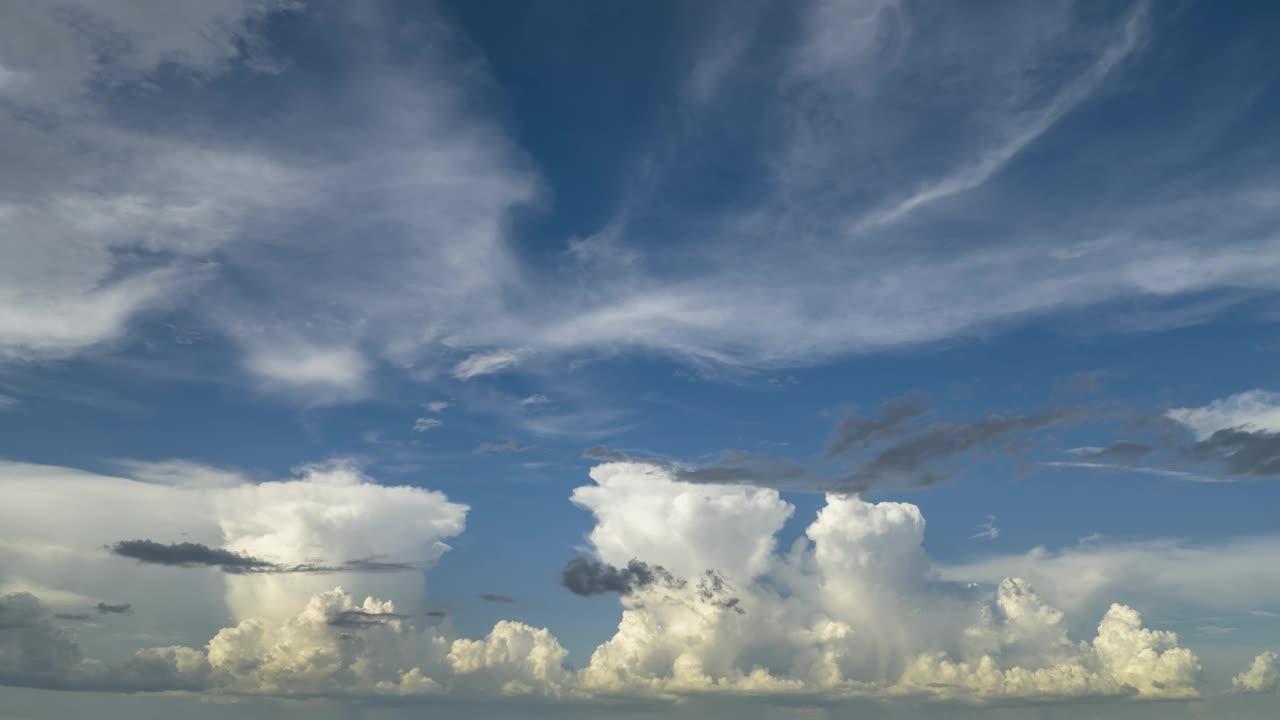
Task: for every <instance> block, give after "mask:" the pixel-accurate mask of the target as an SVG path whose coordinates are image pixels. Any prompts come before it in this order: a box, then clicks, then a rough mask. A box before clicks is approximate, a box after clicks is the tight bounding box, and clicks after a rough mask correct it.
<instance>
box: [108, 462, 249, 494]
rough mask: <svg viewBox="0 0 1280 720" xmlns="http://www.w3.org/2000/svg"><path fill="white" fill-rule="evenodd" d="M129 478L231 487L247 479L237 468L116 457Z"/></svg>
mask: <svg viewBox="0 0 1280 720" xmlns="http://www.w3.org/2000/svg"><path fill="white" fill-rule="evenodd" d="M113 464H114V465H115V466H117V467H119V468H120V469H121V470H122V471H123V472H124V474H125V475H126V476H128V477H129V478H130V479H132V480H137V481H138V482H143V483H154V484H156V485H174V486H180V487H191V488H218V487H232V486H235V485H242V484H245V483H247V482H249V480H248V478H246V477H245V475H244V473H242V472H240V471H239V470H232V469H228V468H220V467H214V466H211V465H204V464H201V463H195V462H190V461H188V460H117V461H115V462H114V463H113Z"/></svg>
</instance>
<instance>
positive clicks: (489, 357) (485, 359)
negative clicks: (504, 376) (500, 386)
mask: <svg viewBox="0 0 1280 720" xmlns="http://www.w3.org/2000/svg"><path fill="white" fill-rule="evenodd" d="M520 358H521V356H520V353H518V352H514V351H512V350H494V351H493V352H487V353H476V354H474V355H471V356H469V357H467V358H466V359H465V360H462V361H461V362H459V363H458V364H457V365H455V366H454V367H453V376H454V377H456V378H458V379H459V380H470V379H471V378H473V377H476V376H478V375H491V374H493V373H496V372H500V371H502V370H506V369H507V368H510V367H514V366H515V365H516V363H518V362H520Z"/></svg>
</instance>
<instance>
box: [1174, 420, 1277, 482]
mask: <svg viewBox="0 0 1280 720" xmlns="http://www.w3.org/2000/svg"><path fill="white" fill-rule="evenodd" d="M1183 455H1184V457H1186V458H1188V459H1189V460H1191V461H1192V462H1197V463H1204V462H1218V463H1221V464H1222V467H1223V469H1224V470H1225V471H1226V472H1227V473H1228V474H1230V475H1239V476H1244V477H1280V433H1272V432H1266V431H1258V432H1251V431H1249V430H1245V429H1243V428H1230V429H1226V430H1219V431H1217V432H1215V433H1214V434H1213V435H1210V436H1209V437H1207V438H1205V439H1204V440H1201V441H1199V442H1197V443H1195V444H1194V445H1191V446H1190V447H1187V448H1184V450H1183Z"/></svg>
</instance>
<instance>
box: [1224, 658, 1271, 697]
mask: <svg viewBox="0 0 1280 720" xmlns="http://www.w3.org/2000/svg"><path fill="white" fill-rule="evenodd" d="M1277 687H1280V654H1277V653H1275V652H1272V651H1270V650H1268V651H1267V652H1264V653H1262V654H1260V655H1258V656H1257V657H1256V658H1254V659H1253V664H1251V665H1250V666H1249V669H1248V670H1245V671H1244V672H1242V673H1240V674H1239V675H1236V676H1235V677H1233V678H1231V689H1232V690H1235V691H1236V692H1238V693H1264V692H1272V691H1274V690H1275V689H1276V688H1277Z"/></svg>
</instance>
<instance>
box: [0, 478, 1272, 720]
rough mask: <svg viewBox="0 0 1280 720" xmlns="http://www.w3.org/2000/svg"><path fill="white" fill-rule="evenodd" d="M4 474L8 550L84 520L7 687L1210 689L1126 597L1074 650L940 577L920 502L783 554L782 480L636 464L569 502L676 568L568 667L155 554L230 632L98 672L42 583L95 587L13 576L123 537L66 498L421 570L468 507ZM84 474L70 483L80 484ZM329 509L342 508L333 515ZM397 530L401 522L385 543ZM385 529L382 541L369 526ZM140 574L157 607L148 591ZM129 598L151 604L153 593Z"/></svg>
mask: <svg viewBox="0 0 1280 720" xmlns="http://www.w3.org/2000/svg"><path fill="white" fill-rule="evenodd" d="M2 469H3V473H0V490H2V491H3V492H4V493H5V495H6V496H7V497H18V496H21V494H22V493H27V494H28V495H31V494H33V493H37V494H40V495H41V497H42V498H43V500H42V502H44V503H45V505H46V506H48V507H49V508H50V512H49V515H48V516H47V517H46V518H45V522H43V523H42V524H41V525H40V526H39V527H38V528H37V527H34V526H32V525H30V524H28V525H26V526H24V525H22V524H19V523H17V522H16V518H7V517H6V518H5V520H6V522H5V523H4V524H3V526H4V528H5V531H4V537H2V538H0V540H2V541H3V542H4V543H5V544H6V546H7V547H32V546H33V543H32V541H33V540H35V539H36V538H35V537H34V533H37V532H39V533H44V535H43V537H45V538H46V542H48V539H50V538H52V537H54V536H55V535H58V534H61V533H64V532H65V531H66V530H68V529H70V528H69V526H71V525H73V524H79V525H81V526H82V527H83V528H84V531H83V534H82V535H80V536H68V537H64V538H63V539H62V540H61V542H62V543H63V547H62V548H61V549H58V550H57V551H56V552H54V548H50V547H48V546H45V547H44V548H43V549H42V552H41V553H40V554H39V555H38V556H37V555H30V556H28V557H25V558H23V557H19V558H17V560H16V562H13V563H12V566H13V567H12V568H11V569H7V571H6V572H5V573H4V575H3V576H2V579H4V580H5V589H6V592H7V593H8V594H7V595H5V596H4V600H3V608H2V614H0V619H3V620H4V624H3V627H0V648H3V650H4V652H2V653H0V656H3V657H4V658H6V660H5V662H4V663H3V664H0V677H2V679H3V682H5V683H8V684H17V685H27V686H35V687H51V688H64V689H83V690H115V691H125V692H134V691H151V690H197V691H204V692H216V693H231V694H249V695H261V694H265V695H284V696H313V695H324V696H375V695H384V696H409V697H416V696H436V695H439V694H441V693H447V694H453V695H458V696H463V697H466V696H472V695H483V696H505V697H542V698H546V699H548V700H562V701H589V700H593V699H596V700H599V699H603V698H610V697H620V696H622V697H634V698H648V699H668V700H669V699H675V698H679V697H686V696H697V695H704V694H708V693H712V694H715V693H728V694H748V695H777V696H786V697H795V698H807V699H809V700H810V701H813V702H823V703H826V702H837V701H839V700H840V699H842V698H843V699H849V698H866V697H870V698H904V699H911V700H913V701H920V700H934V701H958V702H989V701H996V700H1018V701H1043V700H1062V699H1067V698H1080V697H1130V696H1132V697H1138V698H1165V699H1167V698H1192V697H1200V696H1202V695H1203V693H1204V689H1203V686H1202V684H1201V682H1202V681H1201V678H1200V674H1201V666H1200V661H1199V660H1198V658H1197V657H1196V655H1195V654H1194V653H1193V652H1192V651H1191V650H1189V649H1187V648H1185V647H1182V646H1181V645H1180V644H1179V641H1178V638H1177V636H1176V635H1175V634H1173V633H1170V632H1166V631H1156V630H1151V629H1148V628H1146V627H1144V626H1143V623H1142V618H1141V616H1140V614H1139V613H1138V611H1137V610H1135V609H1133V608H1130V607H1127V606H1125V605H1121V604H1113V605H1111V606H1110V607H1109V608H1108V609H1106V611H1105V613H1104V615H1103V617H1102V619H1101V622H1099V623H1098V624H1097V625H1096V632H1095V633H1094V634H1093V636H1092V637H1091V638H1087V639H1085V640H1083V641H1080V642H1077V641H1075V640H1072V639H1071V638H1070V637H1069V636H1068V630H1067V621H1066V617H1065V615H1064V613H1063V612H1062V611H1060V610H1058V609H1055V608H1054V607H1053V606H1052V605H1050V604H1049V603H1048V602H1046V601H1045V600H1044V599H1043V598H1042V597H1041V596H1040V595H1039V594H1038V593H1037V592H1036V591H1035V590H1034V589H1033V588H1032V586H1031V585H1030V584H1029V583H1028V582H1026V581H1025V580H1020V579H1016V578H1004V579H1001V580H999V581H998V582H996V583H995V591H994V594H993V593H992V592H991V591H990V590H989V589H984V587H985V588H990V587H991V586H990V585H988V586H978V585H974V584H967V583H963V582H955V581H950V580H946V579H944V576H943V575H942V574H940V573H939V572H938V571H937V570H936V569H935V568H933V566H932V563H931V562H930V560H929V558H928V557H927V556H926V554H925V552H924V548H923V545H922V542H923V532H924V519H923V517H922V516H921V515H920V512H919V510H918V509H917V508H916V507H915V506H913V505H909V504H904V503H892V502H882V503H869V502H865V501H862V500H860V499H858V498H857V497H856V496H843V495H829V496H827V499H826V505H825V507H824V508H823V509H822V510H821V511H820V512H819V513H818V515H817V517H816V518H815V519H814V520H813V522H812V523H811V524H810V525H809V526H808V528H807V529H806V531H805V536H804V538H803V539H801V540H800V541H798V542H797V543H796V545H795V546H793V547H792V548H791V549H790V550H788V551H787V552H781V553H780V552H778V550H777V548H776V547H775V544H776V539H775V537H776V534H777V533H778V531H779V530H780V528H781V526H782V523H783V522H785V521H786V519H787V518H789V517H790V516H791V515H792V514H793V513H794V508H793V507H792V506H791V505H790V504H788V503H786V502H785V501H783V500H782V499H781V498H780V496H779V495H778V493H777V491H776V490H772V489H757V488H750V487H744V486H722V485H719V486H718V485H707V484H691V483H685V482H681V481H679V480H677V479H676V477H675V476H674V475H673V474H672V473H671V472H670V471H669V470H667V469H665V468H662V467H659V466H656V465H652V464H644V463H609V464H604V465H599V466H597V467H595V468H594V469H592V471H591V476H592V479H593V481H594V482H593V483H592V484H590V485H586V486H583V487H580V488H578V489H577V490H575V491H574V494H573V498H572V499H573V502H574V503H576V504H577V505H579V506H581V507H583V508H585V509H587V510H589V511H590V512H591V513H592V514H593V515H594V517H595V519H596V525H595V528H594V530H593V531H592V532H591V534H590V536H589V541H590V543H591V549H592V551H593V553H594V555H595V556H596V558H597V560H598V562H600V563H605V564H608V565H613V566H616V567H627V566H628V565H630V566H631V567H635V568H638V567H640V566H639V565H637V564H636V563H638V562H644V563H648V566H649V567H661V568H663V573H664V577H665V579H664V580H663V581H662V582H632V583H629V584H628V585H627V592H625V593H621V595H620V598H619V602H620V603H621V605H622V619H621V622H620V623H619V626H618V630H617V632H616V634H615V635H614V636H613V637H612V638H610V639H608V640H607V641H605V642H604V643H602V644H601V645H600V646H599V647H598V648H597V649H596V650H595V652H594V654H593V655H592V657H591V659H590V661H589V663H588V664H587V665H586V666H585V667H583V668H581V669H579V670H573V669H571V668H569V667H568V666H567V665H566V663H565V661H566V659H567V651H565V649H564V648H563V647H562V646H561V645H560V643H559V642H558V641H557V640H556V638H555V636H554V635H552V634H551V632H550V631H549V630H547V629H538V628H533V627H530V626H528V625H525V624H523V623H518V622H511V621H505V620H504V621H501V622H498V623H497V624H496V625H495V626H494V628H493V630H492V631H491V632H490V633H489V634H488V635H487V636H485V637H482V638H478V639H468V638H465V637H459V636H458V635H457V634H456V631H455V630H454V629H453V628H452V626H451V624H449V623H448V622H445V623H440V624H434V625H433V624H429V623H426V622H422V623H419V622H418V621H417V620H415V618H419V617H425V615H424V612H423V611H422V608H423V607H425V605H424V602H425V595H424V590H425V588H424V586H423V585H422V583H421V582H420V578H419V579H418V581H417V582H408V583H406V582H403V580H404V579H403V578H401V577H399V576H396V580H397V582H395V583H392V584H379V583H382V582H383V581H384V579H385V578H384V577H383V576H382V575H368V574H359V573H351V574H348V575H346V576H344V577H343V579H342V582H343V583H344V584H345V585H347V586H348V587H360V588H361V589H362V590H363V589H364V588H368V587H374V588H377V589H378V590H379V592H380V594H382V599H377V598H376V597H375V596H370V597H366V598H365V599H363V600H361V599H360V598H361V597H362V596H363V594H362V595H353V594H351V593H349V592H346V591H344V590H343V589H341V588H339V589H333V585H334V584H335V581H334V578H333V577H332V576H329V575H324V576H312V575H305V576H301V577H300V576H295V575H284V576H277V575H267V576H258V575H243V574H230V575H228V574H224V573H218V572H215V571H212V570H210V569H200V568H193V567H186V568H183V567H178V566H174V565H165V566H158V567H155V568H154V569H153V570H151V571H150V573H151V576H150V577H151V581H152V582H154V581H156V580H157V579H158V578H160V577H161V576H163V577H166V578H167V577H170V576H171V574H172V573H187V574H192V573H195V574H198V575H199V574H206V575H207V574H211V575H213V576H214V577H216V578H219V579H220V580H221V581H222V583H224V587H225V589H226V596H225V597H226V603H227V607H228V609H229V611H230V615H231V617H232V618H233V621H232V624H230V625H229V626H227V627H225V628H223V629H222V630H219V631H218V632H217V633H216V634H215V635H214V636H213V637H212V638H211V639H210V640H209V641H208V642H207V644H205V645H204V646H203V648H200V647H195V646H182V645H176V646H166V647H156V648H146V649H143V650H140V651H137V652H136V653H134V654H133V655H131V656H128V657H126V658H125V659H122V660H118V661H109V662H86V660H85V659H84V658H83V657H82V653H81V651H80V649H79V646H78V644H77V643H76V642H75V641H74V639H73V638H72V637H71V636H70V635H69V634H68V633H67V631H66V630H64V629H62V628H60V627H59V626H58V625H57V622H58V618H57V617H56V616H55V613H54V611H53V608H51V607H50V606H49V605H47V604H46V602H45V601H42V600H41V599H40V597H39V595H40V594H44V593H46V592H47V593H49V594H50V596H51V597H54V598H58V597H62V598H66V597H68V596H70V595H72V594H74V593H77V592H82V591H83V590H84V587H83V585H82V584H78V583H75V582H69V581H68V579H67V578H65V576H64V577H63V578H62V579H61V582H58V581H57V580H56V579H55V577H54V574H53V573H50V572H49V571H50V570H51V568H50V567H45V568H43V575H40V576H39V579H40V580H41V581H42V582H39V583H24V581H22V580H20V579H15V577H14V570H17V571H19V572H22V571H26V572H27V573H28V574H35V573H39V572H40V571H41V568H33V567H31V566H30V565H29V563H32V562H36V561H39V562H43V563H45V564H46V566H49V565H57V564H59V563H66V562H68V558H72V557H74V555H75V554H77V553H93V552H98V553H102V552H103V551H102V550H101V543H98V542H96V541H95V540H93V539H92V538H95V537H101V535H102V534H103V533H107V534H111V533H116V532H118V530H116V529H115V528H112V527H109V526H106V527H99V526H98V523H97V522H95V520H94V518H93V517H87V518H86V517H76V516H72V515H60V510H59V508H60V507H66V506H74V505H76V503H75V502H74V501H72V500H69V498H73V497H93V498H95V502H96V503H98V504H101V505H103V507H104V508H110V507H112V506H113V504H114V503H118V502H120V501H122V500H126V501H130V502H132V503H133V504H134V505H135V507H155V508H157V509H160V508H164V509H165V510H166V512H164V513H158V514H160V515H167V516H169V517H173V516H174V515H176V514H180V513H179V512H178V511H182V512H185V513H186V515H187V517H188V518H189V517H194V516H195V515H197V514H198V513H199V512H201V511H202V510H201V508H203V511H208V508H209V506H210V499H212V503H211V505H212V507H213V508H216V509H215V510H214V512H216V513H217V515H216V518H217V527H218V528H219V531H220V532H221V533H222V538H221V543H222V546H224V547H227V548H235V549H236V550H237V551H239V552H240V553H243V554H242V555H237V556H236V557H245V556H248V557H257V556H259V555H266V554H267V552H266V549H267V548H270V549H271V551H272V553H271V557H272V559H273V561H275V562H286V563H287V562H294V561H301V560H303V559H305V558H312V559H314V558H316V557H320V558H328V559H332V558H340V557H347V556H366V557H367V556H376V555H383V554H386V553H394V554H395V555H396V556H397V557H402V558H406V559H412V560H414V561H416V562H419V563H421V564H423V565H424V566H429V565H430V564H431V562H432V561H433V560H434V559H435V558H436V557H438V555H439V553H440V552H442V551H443V550H444V546H443V545H442V544H441V539H442V538H444V537H448V536H450V535H454V534H457V533H458V532H461V529H462V527H461V523H462V518H463V513H464V512H465V508H461V507H460V506H456V505H453V504H451V503H449V502H448V501H447V500H446V499H445V498H443V496H440V495H439V494H438V493H431V492H428V491H424V490H420V489H416V488H396V487H385V486H380V485H377V484H374V483H372V482H371V481H370V480H369V479H368V478H367V477H365V476H362V475H360V474H358V473H357V472H356V471H354V470H352V469H351V468H350V467H347V466H342V465H331V466H328V467H323V466H318V467H316V468H311V469H307V470H305V471H303V474H302V475H301V477H300V478H299V479H294V480H286V481H281V482H265V483H258V484H245V485H241V486H236V487H232V488H226V487H220V488H215V489H212V490H207V491H199V492H196V491H191V490H187V489H182V488H178V487H173V486H169V487H158V486H154V485H144V484H143V483H138V482H135V481H130V480H126V479H121V478H108V477H103V476H94V475H90V474H86V473H76V472H74V471H68V470H65V469H59V468H49V467H44V466H28V465H15V464H8V465H5V466H3V468H2ZM51 485H53V486H54V487H51ZM71 485H74V486H75V489H76V492H75V493H69V492H67V491H68V490H70V489H71V488H70V487H69V486H71ZM139 492H143V493H147V494H144V495H138V494H137V493H139ZM204 495H211V496H212V497H211V498H210V497H203V496H204ZM156 514H157V513H149V514H147V515H145V516H138V515H134V517H150V516H154V515H156ZM337 517H343V518H347V519H346V520H345V521H343V522H341V523H338V524H336V525H335V524H334V523H333V522H332V519H333V518H337ZM311 518H316V519H318V518H329V519H330V520H326V521H324V522H321V523H319V524H316V523H315V522H313V520H312V519H311ZM189 526H190V527H194V525H193V524H189ZM389 527H399V528H400V530H399V531H398V532H394V533H388V532H386V529H387V528H389ZM374 528H376V529H377V530H378V532H377V533H376V541H375V536H374V535H370V534H369V533H368V530H372V529H374ZM157 529H160V528H147V529H145V530H146V532H147V533H151V532H152V531H153V530H157ZM386 542H392V543H394V544H395V545H396V546H395V547H390V546H388V545H386ZM281 553H284V555H282V554H281ZM286 555H287V557H286ZM59 558H60V559H59ZM640 558H643V559H644V560H643V561H641V560H639V559H640ZM121 562H124V559H121ZM24 564H27V566H26V567H24ZM667 573H669V574H667ZM950 574H951V575H954V572H951V573H950ZM298 580H301V581H302V582H295V581H298ZM280 581H287V582H285V583H284V584H281V583H280ZM317 583H318V584H317ZM129 585H130V586H131V588H132V592H134V593H135V594H136V595H137V596H140V599H145V598H143V597H141V596H142V593H143V592H145V591H146V588H147V584H146V582H143V583H141V584H138V583H134V582H131V583H130V584H129ZM121 587H123V586H119V587H117V590H116V592H117V593H119V592H120V591H121ZM24 588H25V589H24ZM317 588H320V589H317ZM326 588H327V589H326ZM1057 590H1058V591H1059V592H1061V589H1057ZM32 591H35V592H32ZM1067 595H1068V596H1069V593H1067ZM177 599H178V598H176V597H175V598H174V600H177ZM137 604H138V605H139V612H140V613H146V612H148V604H147V603H145V602H141V603H137ZM1269 662H1271V661H1269V660H1268V659H1267V657H1261V658H1260V659H1259V660H1258V663H1255V667H1254V668H1253V669H1251V670H1249V671H1247V672H1246V673H1244V674H1242V676H1241V678H1242V679H1239V681H1238V683H1237V685H1238V686H1240V687H1241V688H1243V690H1242V691H1245V690H1254V689H1255V686H1256V687H1265V686H1266V684H1267V682H1269V681H1268V678H1270V675H1269V674H1268V673H1269V672H1270V670H1269V668H1270V665H1269V664H1268V663H1269ZM1255 676H1256V677H1255Z"/></svg>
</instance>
